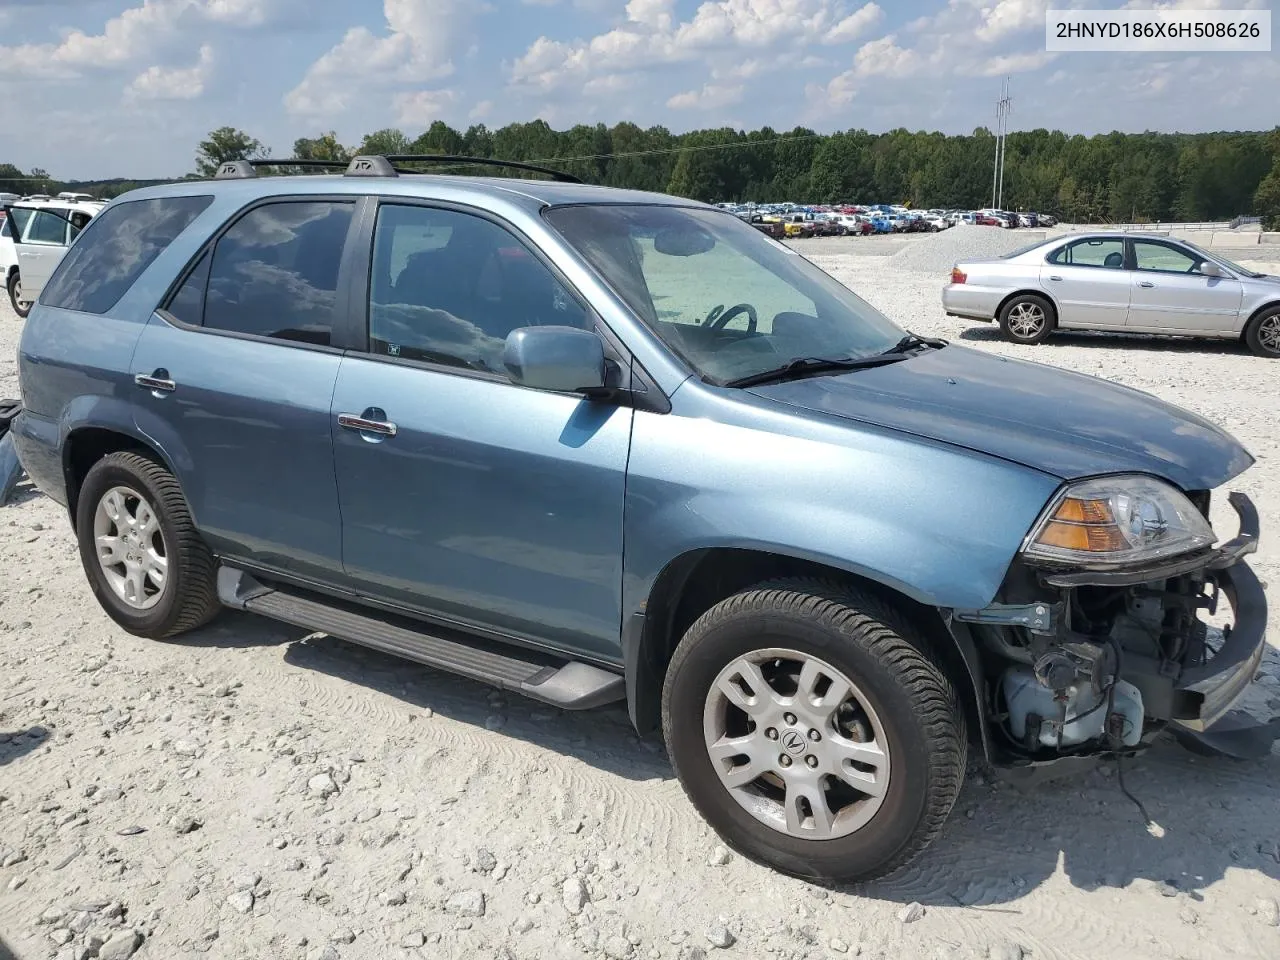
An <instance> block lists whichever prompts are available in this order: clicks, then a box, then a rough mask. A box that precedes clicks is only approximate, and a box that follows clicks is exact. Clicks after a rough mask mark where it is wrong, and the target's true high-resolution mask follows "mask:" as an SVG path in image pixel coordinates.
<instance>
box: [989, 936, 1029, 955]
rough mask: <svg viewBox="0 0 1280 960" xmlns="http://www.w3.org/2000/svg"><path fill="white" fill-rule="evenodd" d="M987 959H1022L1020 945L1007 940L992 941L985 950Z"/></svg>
mask: <svg viewBox="0 0 1280 960" xmlns="http://www.w3.org/2000/svg"><path fill="white" fill-rule="evenodd" d="M987 960H1022V947H1021V946H1020V945H1018V944H1016V943H1012V942H1010V941H1008V940H1004V941H1002V942H1000V943H993V944H992V945H991V947H990V948H989V949H988V950H987Z"/></svg>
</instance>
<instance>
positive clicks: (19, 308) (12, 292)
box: [7, 270, 31, 319]
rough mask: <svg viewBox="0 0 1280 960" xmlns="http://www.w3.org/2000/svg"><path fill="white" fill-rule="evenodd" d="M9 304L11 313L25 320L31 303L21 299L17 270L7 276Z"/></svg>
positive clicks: (19, 279)
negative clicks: (11, 308) (11, 306)
mask: <svg viewBox="0 0 1280 960" xmlns="http://www.w3.org/2000/svg"><path fill="white" fill-rule="evenodd" d="M7 286H8V288H9V303H11V304H12V305H13V312H14V313H16V314H17V315H18V316H19V317H21V318H23V319H25V318H26V316H27V314H29V313H30V312H31V301H29V300H23V299H22V276H21V275H20V274H19V273H18V271H17V270H15V271H13V273H11V274H9V282H8V284H7Z"/></svg>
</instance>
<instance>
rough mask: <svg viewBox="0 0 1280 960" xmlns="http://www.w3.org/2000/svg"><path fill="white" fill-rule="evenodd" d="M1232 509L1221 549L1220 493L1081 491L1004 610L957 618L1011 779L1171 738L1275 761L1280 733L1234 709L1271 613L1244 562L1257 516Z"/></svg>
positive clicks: (1001, 763) (1240, 499)
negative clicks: (1216, 529)
mask: <svg viewBox="0 0 1280 960" xmlns="http://www.w3.org/2000/svg"><path fill="white" fill-rule="evenodd" d="M1229 502H1230V504H1231V506H1232V507H1233V508H1234V509H1235V511H1236V513H1237V514H1238V516H1239V520H1240V532H1239V534H1238V535H1237V536H1236V537H1235V538H1234V539H1232V540H1230V541H1229V542H1227V543H1223V544H1221V545H1219V546H1216V547H1215V546H1213V543H1214V542H1215V539H1216V538H1215V537H1214V535H1213V532H1212V528H1211V527H1210V526H1209V521H1208V515H1209V493H1208V492H1207V491H1200V492H1196V493H1192V494H1190V495H1187V494H1183V493H1182V492H1180V491H1176V490H1174V489H1173V488H1172V487H1170V486H1168V485H1166V484H1163V483H1162V482H1160V481H1156V480H1154V479H1152V478H1148V477H1119V478H1102V479H1100V480H1095V481H1087V482H1085V483H1080V484H1076V485H1074V487H1068V488H1066V489H1065V490H1064V491H1063V492H1062V493H1061V494H1060V495H1059V497H1058V498H1057V499H1056V500H1055V501H1054V502H1053V503H1051V504H1050V506H1049V508H1048V509H1047V510H1046V512H1045V515H1044V516H1043V517H1042V518H1041V519H1040V521H1038V522H1037V525H1036V527H1035V528H1034V529H1033V530H1032V532H1031V533H1030V534H1029V535H1028V537H1027V541H1026V542H1025V543H1024V545H1023V549H1022V550H1021V551H1020V553H1019V555H1018V558H1017V559H1016V560H1015V562H1014V563H1013V565H1012V567H1011V568H1010V571H1009V574H1008V576H1007V577H1006V580H1005V583H1004V585H1003V587H1002V589H1001V591H1000V594H999V595H998V597H997V601H998V602H996V603H993V604H992V605H990V606H988V607H986V608H984V609H982V610H968V611H965V610H955V611H951V615H950V618H949V625H950V628H951V630H952V632H953V634H955V636H956V639H957V641H958V642H959V644H960V646H961V649H962V650H967V651H968V656H967V657H966V659H967V660H968V665H969V668H970V671H971V672H972V673H973V674H975V675H974V677H973V679H974V680H975V687H976V689H977V690H979V691H980V692H981V695H982V697H983V702H982V704H981V709H982V712H983V714H984V715H985V718H986V722H985V723H984V724H983V727H984V730H983V733H984V745H985V746H986V747H987V754H988V757H989V758H990V759H991V760H992V761H993V763H995V764H996V766H997V767H999V768H1004V771H1005V772H1006V773H1007V774H1008V775H1009V776H1011V777H1013V778H1016V779H1023V780H1028V779H1039V778H1041V777H1047V776H1057V775H1060V774H1064V773H1069V772H1071V771H1073V770H1074V769H1078V768H1085V767H1089V766H1092V765H1093V764H1095V763H1096V762H1097V760H1098V759H1099V758H1100V757H1103V756H1106V755H1109V754H1116V753H1119V754H1127V753H1133V752H1136V751H1138V750H1141V749H1144V748H1145V747H1146V746H1147V745H1149V744H1150V743H1151V742H1152V741H1153V740H1154V739H1155V738H1156V737H1157V736H1158V735H1159V733H1160V732H1161V731H1164V730H1169V731H1170V732H1172V733H1173V734H1174V735H1175V736H1177V737H1178V739H1180V740H1181V741H1182V742H1184V743H1185V744H1186V745H1187V746H1188V747H1190V748H1192V749H1196V750H1199V751H1201V752H1210V753H1219V754H1226V755H1229V756H1235V757H1240V758H1245V757H1260V756H1265V755H1267V754H1268V753H1269V752H1270V750H1271V744H1272V742H1273V741H1274V739H1275V738H1276V736H1277V735H1280V720H1277V721H1271V722H1266V723H1260V722H1258V721H1255V720H1252V719H1251V718H1249V717H1248V716H1247V715H1246V714H1243V713H1241V712H1240V711H1237V710H1233V709H1232V708H1233V706H1234V705H1235V704H1236V703H1237V701H1239V700H1240V698H1241V697H1242V695H1243V694H1244V693H1245V690H1246V688H1247V687H1248V686H1249V684H1250V683H1251V682H1252V681H1253V678H1254V676H1255V674H1256V672H1257V669H1258V666H1259V664H1260V662H1261V660H1262V657H1263V653H1264V651H1265V649H1266V643H1265V630H1266V620H1267V602H1266V596H1265V594H1264V593H1263V589H1262V585H1261V584H1260V583H1259V581H1258V579H1257V577H1256V576H1255V575H1254V574H1253V571H1252V570H1250V568H1249V566H1248V564H1247V563H1245V562H1244V559H1243V558H1244V557H1246V556H1247V555H1249V554H1250V553H1252V552H1254V550H1256V549H1257V542H1258V535H1259V524H1258V514H1257V510H1256V509H1255V508H1254V506H1253V504H1252V502H1251V501H1250V500H1249V499H1248V497H1246V496H1244V495H1243V494H1240V493H1232V494H1230V496H1229ZM1228 607H1229V610H1228V609H1227V608H1228ZM1220 614H1221V615H1222V616H1221V617H1220V616H1219V615H1220ZM1227 614H1229V615H1230V616H1229V620H1230V622H1229V623H1227V624H1225V625H1223V626H1222V627H1221V628H1216V627H1214V626H1211V625H1210V622H1217V621H1220V620H1221V619H1223V618H1225V617H1226V615H1227Z"/></svg>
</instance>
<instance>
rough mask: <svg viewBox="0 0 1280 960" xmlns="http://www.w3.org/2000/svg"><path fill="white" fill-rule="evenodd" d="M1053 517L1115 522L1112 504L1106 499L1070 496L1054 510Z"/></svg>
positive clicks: (1082, 521) (1072, 520)
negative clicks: (1079, 498) (1083, 498)
mask: <svg viewBox="0 0 1280 960" xmlns="http://www.w3.org/2000/svg"><path fill="white" fill-rule="evenodd" d="M1053 519H1055V520H1066V521H1068V522H1070V523H1115V522H1116V519H1115V517H1114V516H1112V514H1111V504H1109V503H1108V502H1107V501H1106V500H1077V499H1076V498H1075V497H1068V498H1067V499H1066V500H1063V501H1062V503H1060V504H1059V505H1058V509H1057V510H1055V511H1053Z"/></svg>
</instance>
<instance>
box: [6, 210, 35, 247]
mask: <svg viewBox="0 0 1280 960" xmlns="http://www.w3.org/2000/svg"><path fill="white" fill-rule="evenodd" d="M31 213H32V211H31V209H30V208H27V209H26V210H19V209H16V208H15V209H14V210H12V211H11V215H12V217H13V226H11V227H10V228H9V232H10V236H12V237H13V239H14V240H15V241H19V240H21V239H22V232H23V231H24V230H25V229H26V228H27V221H28V220H30V219H31Z"/></svg>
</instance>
